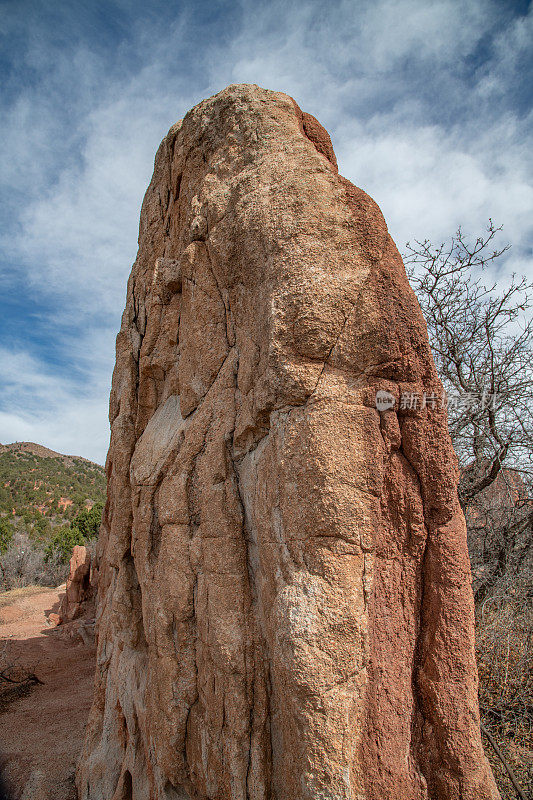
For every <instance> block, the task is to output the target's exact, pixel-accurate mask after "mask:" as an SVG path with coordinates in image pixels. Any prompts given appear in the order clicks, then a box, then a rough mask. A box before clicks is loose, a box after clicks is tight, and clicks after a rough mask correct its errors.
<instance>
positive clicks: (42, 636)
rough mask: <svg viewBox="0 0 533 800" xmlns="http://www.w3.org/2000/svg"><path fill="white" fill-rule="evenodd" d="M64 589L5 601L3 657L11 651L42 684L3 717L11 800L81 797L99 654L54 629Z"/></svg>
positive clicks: (0, 726)
mask: <svg viewBox="0 0 533 800" xmlns="http://www.w3.org/2000/svg"><path fill="white" fill-rule="evenodd" d="M63 589H64V587H59V589H44V590H42V591H38V592H35V590H33V592H32V591H31V590H30V591H29V592H28V593H26V594H24V592H21V593H20V594H18V596H14V597H13V599H12V600H11V599H10V598H8V597H7V596H4V600H9V602H8V603H7V604H2V605H1V606H0V652H1V650H2V649H3V648H4V647H7V648H8V657H9V660H10V661H16V663H17V665H18V666H20V667H23V668H25V669H27V670H30V671H32V672H35V674H36V675H37V677H38V678H39V679H40V680H41V681H42V682H43V685H36V686H35V688H33V689H32V690H31V692H30V693H29V694H28V695H26V696H22V697H19V698H18V699H16V700H14V701H13V702H12V703H10V704H9V706H8V707H7V709H6V710H4V711H3V712H2V713H0V770H1V775H2V777H3V778H4V780H5V781H6V783H7V788H8V790H9V792H10V794H9V798H10V800H30V798H31V800H74V798H76V797H77V794H76V790H75V787H74V771H75V768H76V760H77V758H78V755H79V752H80V749H81V744H82V740H83V732H84V728H85V723H86V720H87V715H88V712H89V707H90V704H91V698H92V689H93V676H94V656H95V652H94V647H92V646H87V645H86V644H84V643H83V642H82V641H81V640H80V639H79V638H78V640H77V641H76V640H71V639H66V638H63V636H62V633H61V628H53V627H51V626H50V625H49V624H48V622H47V619H48V615H49V614H50V613H51V612H57V610H58V608H59V602H60V599H61V597H62V594H63ZM0 598H1V596H0ZM6 641H7V643H8V644H7V645H6V644H5V642H6Z"/></svg>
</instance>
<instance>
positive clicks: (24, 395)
mask: <svg viewBox="0 0 533 800" xmlns="http://www.w3.org/2000/svg"><path fill="white" fill-rule="evenodd" d="M0 364H1V365H2V373H1V374H2V390H3V395H4V406H5V408H4V410H0V441H1V442H2V443H10V442H14V441H32V442H37V443H39V444H42V443H44V444H46V445H47V446H48V447H51V448H52V449H54V450H57V451H58V452H60V453H67V454H72V455H80V454H81V455H84V456H85V457H87V458H90V459H91V460H93V461H96V462H97V463H100V464H103V463H104V460H105V454H106V451H107V447H108V442H109V425H108V422H107V415H108V403H107V396H108V393H109V382H108V380H107V379H106V378H107V376H106V375H105V370H100V371H99V373H96V374H93V375H90V376H89V379H88V380H87V377H88V376H85V378H84V379H82V381H81V382H80V381H79V380H75V379H74V377H73V376H68V375H58V374H54V372H53V371H52V370H51V369H50V367H49V366H48V365H47V364H46V363H44V362H42V361H39V360H37V359H36V358H34V357H33V356H32V355H31V354H29V353H28V352H26V351H15V352H13V351H9V350H6V349H5V348H3V347H2V348H0ZM86 381H87V382H86Z"/></svg>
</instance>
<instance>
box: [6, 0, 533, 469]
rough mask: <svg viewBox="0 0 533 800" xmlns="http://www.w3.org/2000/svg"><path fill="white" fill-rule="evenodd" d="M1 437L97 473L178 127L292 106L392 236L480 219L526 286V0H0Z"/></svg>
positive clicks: (474, 226)
mask: <svg viewBox="0 0 533 800" xmlns="http://www.w3.org/2000/svg"><path fill="white" fill-rule="evenodd" d="M0 30H1V33H0V41H1V52H0V70H1V74H2V95H1V99H0V133H1V139H2V143H3V145H2V159H1V164H0V181H1V193H0V203H1V220H2V223H1V229H0V303H1V311H0V365H1V373H0V441H1V442H10V441H15V440H31V441H36V442H40V443H43V444H45V445H48V446H49V447H52V448H54V449H57V450H59V451H61V452H68V453H75V454H79V455H83V456H86V457H88V458H92V459H94V460H96V461H99V462H101V463H103V461H104V459H105V454H106V450H107V444H108V423H107V402H108V395H109V386H110V379H111V372H112V368H113V363H114V338H115V335H116V333H117V330H118V327H119V324H120V315H121V313H122V308H123V305H124V300H125V289H126V280H127V276H128V274H129V271H130V268H131V264H132V262H133V261H134V259H135V253H136V244H137V226H138V216H139V211H140V205H141V201H142V197H143V194H144V191H145V189H146V186H147V184H148V182H149V179H150V175H151V171H152V166H153V158H154V154H155V151H156V148H157V146H158V144H159V141H160V140H161V138H162V137H163V136H164V135H165V133H166V131H167V130H168V128H169V127H170V125H171V124H172V123H173V122H175V121H176V120H177V119H179V118H180V117H182V116H183V115H184V113H185V112H186V111H187V110H188V109H189V108H191V107H192V106H193V105H194V104H195V103H197V102H199V101H200V100H201V99H202V98H204V97H208V96H209V95H211V94H214V93H215V92H217V91H219V90H220V89H222V88H224V87H225V86H227V85H228V84H230V83H241V82H249V83H258V84H259V85H261V86H264V87H266V88H269V89H275V90H281V91H285V92H287V93H289V94H291V95H292V96H293V97H295V99H296V100H297V101H298V103H299V104H300V106H301V107H302V108H303V109H304V110H306V111H309V112H311V113H313V114H314V115H315V116H316V117H318V119H319V120H320V121H321V122H322V123H323V124H324V125H325V126H326V127H327V128H328V130H329V132H330V133H331V135H332V139H333V143H334V146H335V149H336V153H337V158H338V161H339V167H340V170H341V172H342V174H344V175H346V176H347V177H349V178H350V179H351V180H352V181H354V183H356V184H357V185H359V186H361V187H362V188H364V189H365V190H366V191H368V192H369V193H370V194H371V195H372V196H373V197H374V198H375V200H376V201H377V202H378V203H379V205H380V206H381V208H382V210H383V212H384V214H385V217H386V219H387V222H388V225H389V229H390V231H391V233H392V235H393V237H394V239H395V240H396V243H397V244H398V246H399V247H400V249H402V248H403V246H404V245H405V242H406V241H407V240H409V239H411V240H412V239H414V238H426V237H428V238H431V239H433V240H439V241H440V240H443V239H446V238H448V237H449V236H450V235H451V233H453V231H454V230H455V229H456V228H457V226H458V225H459V224H462V225H463V227H464V229H465V230H466V231H468V232H470V233H472V234H477V233H478V232H480V231H481V229H482V228H483V226H484V224H485V223H486V221H487V218H488V217H489V216H491V217H492V218H493V219H494V220H495V222H497V223H498V224H503V225H504V226H505V229H504V237H503V238H504V239H505V241H509V242H510V243H511V244H512V250H511V251H510V254H509V257H508V259H507V261H506V263H505V265H504V266H503V268H502V270H501V273H500V274H499V276H498V277H499V279H500V280H502V281H504V280H505V279H506V276H507V275H508V274H510V272H511V271H513V270H514V271H516V272H518V273H527V274H529V275H530V277H531V278H533V259H532V242H533V222H532V220H533V185H532V172H533V170H532V161H533V159H532V152H533V151H532V147H531V138H532V136H531V131H532V122H533V113H532V109H531V86H532V85H533V75H532V59H531V52H532V47H531V42H532V41H533V10H532V9H531V7H530V4H529V3H527V2H505V0H498V1H497V2H490V0H434V2H431V0H349V1H348V0H330V1H329V2H320V0H301V2H290V0H284V2H268V0H267V2H261V3H253V2H249V0H241V2H224V1H223V0H220V1H219V2H216V1H212V2H201V1H200V2H182V3H179V2H178V3H172V2H170V1H169V0H167V2H152V3H149V2H146V3H140V2H139V3H137V2H127V1H126V0H117V1H116V2H103V1H100V2H90V0H87V1H86V2H80V0H70V1H69V2H62V0H53V2H50V0H46V1H44V0H41V2H37V1H35V2H31V1H30V0H11V1H7V2H0Z"/></svg>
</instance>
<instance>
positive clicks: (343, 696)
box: [78, 86, 497, 800]
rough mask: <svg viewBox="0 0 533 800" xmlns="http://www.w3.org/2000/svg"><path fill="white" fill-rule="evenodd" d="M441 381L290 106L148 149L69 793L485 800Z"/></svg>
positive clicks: (217, 122) (215, 111) (326, 148)
mask: <svg viewBox="0 0 533 800" xmlns="http://www.w3.org/2000/svg"><path fill="white" fill-rule="evenodd" d="M379 389H382V390H386V391H389V392H390V393H392V394H393V395H394V397H395V398H396V399H397V400H398V399H399V397H400V394H401V393H402V392H403V393H409V392H413V393H416V394H418V395H419V396H420V397H421V396H422V395H423V393H424V392H426V394H427V395H431V393H432V392H434V393H435V395H436V396H437V397H439V396H440V392H441V385H440V383H439V381H438V379H437V376H436V374H435V368H434V365H433V362H432V359H431V355H430V350H429V346H428V339H427V333H426V328H425V324H424V321H423V319H422V316H421V313H420V310H419V307H418V305H417V303H416V300H415V298H414V296H413V293H412V291H411V289H410V288H409V285H408V283H407V280H406V277H405V272H404V268H403V265H402V261H401V259H400V256H399V254H398V252H397V250H396V247H395V246H394V243H393V242H392V240H391V238H390V236H389V235H388V233H387V227H386V225H385V222H384V220H383V217H382V215H381V213H380V211H379V208H378V207H377V206H376V204H375V203H374V202H373V200H371V198H370V197H368V195H366V194H365V193H364V192H363V191H361V190H360V189H358V188H356V187H355V186H353V185H352V184H351V183H349V181H347V180H345V179H344V178H341V177H340V176H339V175H338V174H337V168H336V162H335V156H334V153H333V150H332V147H331V142H330V140H329V137H328V135H327V133H326V132H325V131H324V129H323V128H322V127H321V126H320V125H319V124H318V123H317V121H316V120H315V119H314V118H313V117H310V116H309V115H306V114H303V113H302V112H301V111H300V109H299V108H298V107H297V106H296V104H295V103H294V101H293V100H292V99H291V98H290V97H287V96H286V95H284V94H279V93H275V92H269V91H265V90H263V89H260V88H258V87H255V86H232V87H229V88H228V89H226V90H225V91H223V92H221V93H220V94H218V95H216V96H215V97H212V98H210V99H209V100H206V101H204V102H202V103H200V104H199V105H198V106H197V107H196V108H194V109H193V110H192V111H190V112H189V113H188V114H187V116H186V117H185V119H184V120H183V121H182V122H181V123H178V124H177V125H175V126H174V127H173V128H171V130H170V132H169V133H168V135H167V137H166V138H165V139H164V141H163V143H162V144H161V147H160V148H159V151H158V153H157V156H156V160H155V170H154V175H153V178H152V182H151V184H150V186H149V188H148V191H147V194H146V197H145V200H144V203H143V208H142V213H141V223H140V235H139V254H138V257H137V261H136V262H135V265H134V267H133V271H132V274H131V278H130V281H129V284H128V299H127V306H126V310H125V312H124V317H123V322H122V328H121V331H120V334H119V336H118V340H117V364H116V369H115V373H114V379H113V389H112V395H111V424H112V438H111V447H110V451H109V458H108V463H107V471H108V481H109V484H108V485H109V501H108V505H107V508H106V511H105V515H104V528H103V534H102V537H101V539H100V555H99V562H100V563H99V566H100V576H99V642H98V667H97V680H96V689H95V700H94V707H93V709H92V712H91V716H90V720H89V726H88V732H87V739H86V743H85V750H84V753H83V756H82V759H81V762H80V767H79V770H78V786H79V791H80V797H81V798H83V800H88V799H89V798H90V800H111V798H113V799H114V800H119V799H120V800H127V799H128V798H134V799H135V800H147V799H148V798H150V799H151V800H178V799H179V800H187V799H188V798H197V799H198V800H206V799H207V798H209V799H210V800H274V799H275V800H341V798H342V800H348V799H349V798H350V799H351V800H355V799H357V800H363V799H364V800H396V799H397V800H421V799H422V798H432V800H437V799H438V800H452V799H453V800H458V799H459V798H461V799H464V800H467V799H468V800H474V799H475V800H486V799H487V798H495V797H497V792H496V789H495V787H494V783H493V780H492V776H491V774H490V771H489V769H488V766H487V763H486V761H485V758H484V756H483V752H482V748H481V742H480V735H479V722H478V708H477V697H476V688H477V682H476V681H477V679H476V666H475V660H474V647H473V611H472V597H471V590H470V576H469V564H468V557H467V550H466V536H465V525H464V520H463V517H462V515H461V512H460V509H459V505H458V502H457V493H456V479H457V475H456V467H455V459H454V456H453V453H452V449H451V446H450V440H449V438H448V433H447V429H446V419H445V414H444V412H443V411H442V410H441V409H440V407H439V406H438V404H437V405H436V407H435V408H432V407H431V405H432V403H431V402H430V403H429V404H427V405H426V407H425V408H421V407H420V406H419V407H418V408H412V409H409V408H407V409H405V410H403V409H401V408H399V404H397V409H398V413H397V412H396V410H391V409H388V410H384V411H382V412H381V413H380V412H378V411H377V410H376V403H375V395H376V391H377V390H379Z"/></svg>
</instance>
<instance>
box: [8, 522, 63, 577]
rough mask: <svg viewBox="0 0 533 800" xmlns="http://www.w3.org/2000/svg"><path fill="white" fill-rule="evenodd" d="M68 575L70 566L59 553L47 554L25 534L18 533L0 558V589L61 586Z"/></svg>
mask: <svg viewBox="0 0 533 800" xmlns="http://www.w3.org/2000/svg"><path fill="white" fill-rule="evenodd" d="M67 575H68V565H67V566H66V565H65V564H62V563H61V561H60V559H59V557H58V556H57V554H55V553H52V554H47V553H46V552H45V550H44V548H42V547H40V546H39V545H38V544H36V543H35V542H32V541H31V540H30V539H29V537H28V535H27V534H26V533H20V532H18V533H16V534H15V536H14V537H13V540H12V542H11V544H10V546H9V548H8V549H7V550H6V552H5V553H3V554H2V556H1V557H0V591H3V592H5V591H8V590H9V589H18V588H20V587H22V586H30V585H32V584H37V585H39V586H59V584H61V583H63V582H64V581H65V580H66V578H67Z"/></svg>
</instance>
